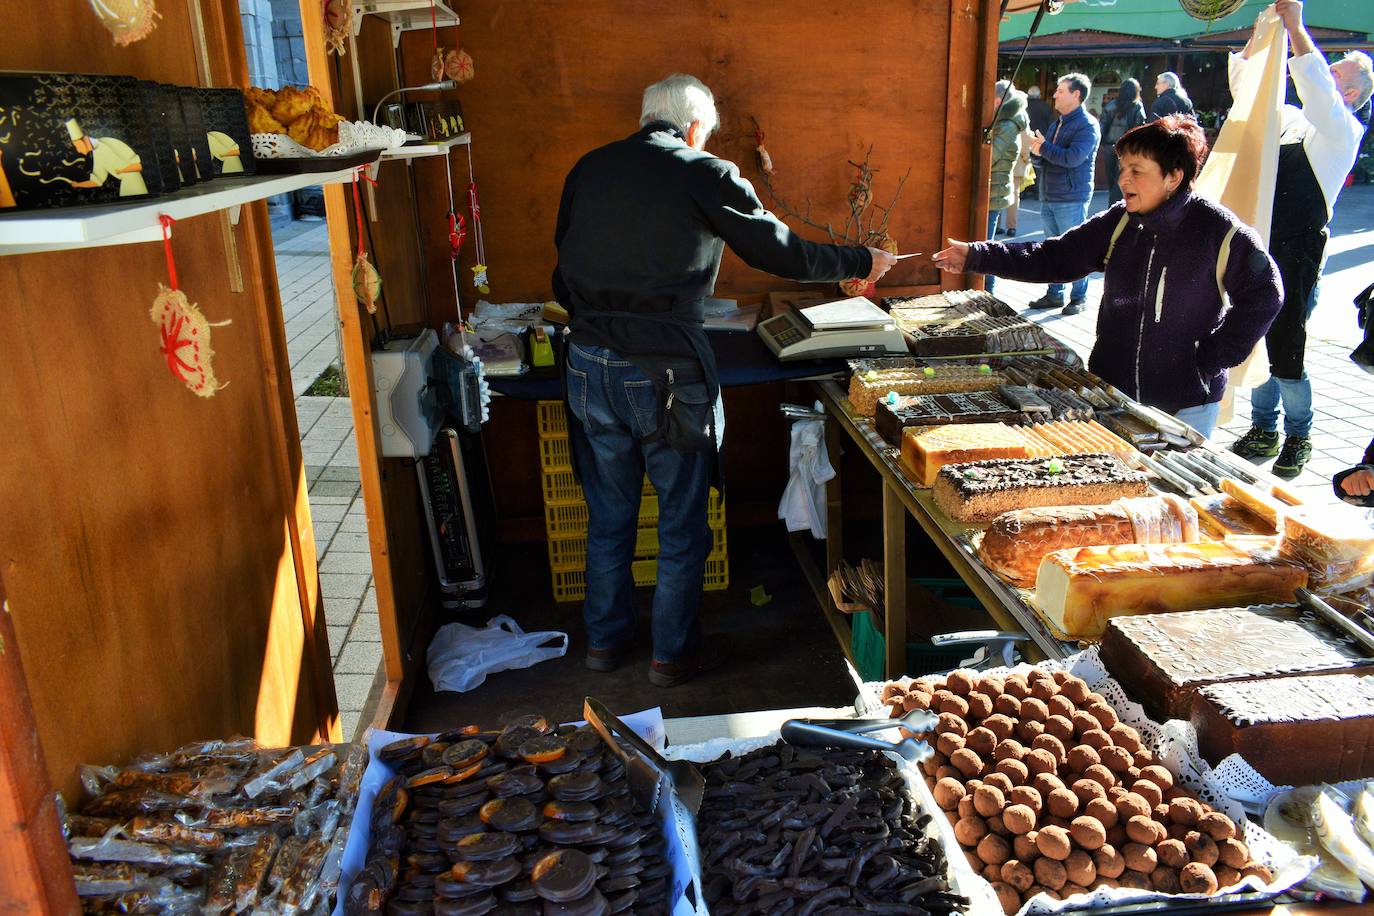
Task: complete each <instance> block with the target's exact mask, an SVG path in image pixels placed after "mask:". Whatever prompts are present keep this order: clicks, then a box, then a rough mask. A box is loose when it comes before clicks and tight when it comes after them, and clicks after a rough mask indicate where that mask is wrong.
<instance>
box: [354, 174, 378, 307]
mask: <svg viewBox="0 0 1374 916" xmlns="http://www.w3.org/2000/svg"><path fill="white" fill-rule="evenodd" d="M366 168H367V167H366V166H362V167H360V168H359V169H358V170H357V171H355V172H354V173H353V215H354V216H356V217H357V219H358V256H357V258H355V259H354V261H353V295H354V296H356V297H357V299H358V301H359V302H361V303H362V304H363V305H365V306H367V313H368V314H369V315H375V314H377V303H378V302H379V301H380V300H381V298H382V275H381V274H379V273H377V268H375V267H373V266H372V262H371V261H370V260H368V257H367V248H365V247H364V246H363V239H364V238H365V236H364V235H363V232H364V231H365V227H364V226H363V201H362V198H361V197H360V196H359V195H358V179H359V178H360V177H361V178H362V179H363V180H364V181H370V182H372V185H373V187H376V185H377V182H375V181H373V180H372V177H371V176H370V175H368V174H367V172H366Z"/></svg>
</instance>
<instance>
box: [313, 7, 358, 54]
mask: <svg viewBox="0 0 1374 916" xmlns="http://www.w3.org/2000/svg"><path fill="white" fill-rule="evenodd" d="M320 11H321V13H322V14H323V16H324V49H325V51H326V53H327V52H330V51H332V52H334V53H335V54H337V55H339V56H340V57H343V56H344V55H345V54H346V53H348V52H347V44H348V36H349V33H350V32H352V31H353V2H352V0H322V2H321V4H320Z"/></svg>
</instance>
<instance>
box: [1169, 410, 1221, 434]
mask: <svg viewBox="0 0 1374 916" xmlns="http://www.w3.org/2000/svg"><path fill="white" fill-rule="evenodd" d="M1220 413H1221V402H1220V401H1214V402H1212V403H1211V404H1199V405H1198V406H1197V407H1185V408H1183V409H1182V410H1178V411H1175V412H1174V416H1175V417H1177V418H1178V419H1180V420H1182V421H1183V422H1184V423H1187V424H1188V425H1189V426H1191V427H1192V428H1193V429H1195V430H1197V431H1198V432H1200V433H1202V435H1203V437H1204V438H1207V439H1210V438H1212V431H1213V430H1215V429H1216V428H1217V416H1218V415H1220Z"/></svg>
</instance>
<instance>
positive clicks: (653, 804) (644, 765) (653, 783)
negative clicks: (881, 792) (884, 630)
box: [582, 697, 882, 817]
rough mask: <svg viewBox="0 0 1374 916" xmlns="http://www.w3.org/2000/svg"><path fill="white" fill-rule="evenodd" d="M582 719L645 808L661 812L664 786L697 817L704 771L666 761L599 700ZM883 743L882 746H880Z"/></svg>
mask: <svg viewBox="0 0 1374 916" xmlns="http://www.w3.org/2000/svg"><path fill="white" fill-rule="evenodd" d="M582 715H583V717H584V718H586V720H587V722H588V724H590V725H591V727H592V728H594V729H596V731H597V734H599V735H600V736H601V740H603V741H605V742H606V746H607V747H608V748H610V750H611V753H612V754H614V755H615V756H616V757H618V758H619V759H620V761H621V763H623V764H625V782H626V783H627V785H628V786H629V789H630V795H631V796H633V797H634V800H635V801H637V802H639V804H640V805H641V806H642V807H643V808H644V810H646V811H648V812H650V813H653V812H656V811H657V810H658V805H659V802H660V801H661V799H662V794H663V793H662V790H663V784H664V783H665V782H666V783H667V785H668V788H669V790H670V791H672V792H675V793H677V797H678V799H679V800H680V801H681V802H682V805H683V807H685V808H686V809H687V810H688V811H689V812H691V814H692V816H693V817H696V814H697V812H698V811H700V810H701V799H702V797H703V796H705V794H706V779H705V777H703V776H702V775H701V771H700V770H698V769H697V768H696V767H694V766H692V764H690V763H688V762H687V761H686V760H665V759H663V755H662V754H660V753H659V752H658V751H656V750H654V748H653V746H652V745H651V744H649V742H647V741H645V740H644V739H643V738H641V737H640V736H639V735H638V734H637V733H636V732H635V731H634V729H632V728H630V727H629V726H627V725H626V724H625V723H624V722H621V721H620V720H619V719H617V718H616V717H615V716H613V715H611V713H610V711H609V710H607V709H606V707H605V706H604V705H603V704H602V702H601V701H600V700H598V699H596V698H595V697H586V698H585V699H583V701H582ZM617 737H618V738H619V739H620V741H624V742H625V743H626V744H628V745H630V747H632V748H634V749H635V751H637V752H638V753H637V754H631V753H630V752H629V751H627V750H626V749H625V748H624V747H623V746H622V745H621V743H620V741H617V740H616V738H617ZM879 743H882V742H879Z"/></svg>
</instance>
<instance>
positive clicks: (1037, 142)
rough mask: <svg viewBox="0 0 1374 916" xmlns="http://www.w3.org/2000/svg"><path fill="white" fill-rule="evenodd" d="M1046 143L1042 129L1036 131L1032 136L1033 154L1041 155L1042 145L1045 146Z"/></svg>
mask: <svg viewBox="0 0 1374 916" xmlns="http://www.w3.org/2000/svg"><path fill="white" fill-rule="evenodd" d="M1044 145H1045V135H1044V134H1042V133H1040V131H1038V130H1037V131H1035V133H1033V134H1031V137H1030V151H1031V155H1033V156H1039V155H1040V147H1042V146H1044Z"/></svg>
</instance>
